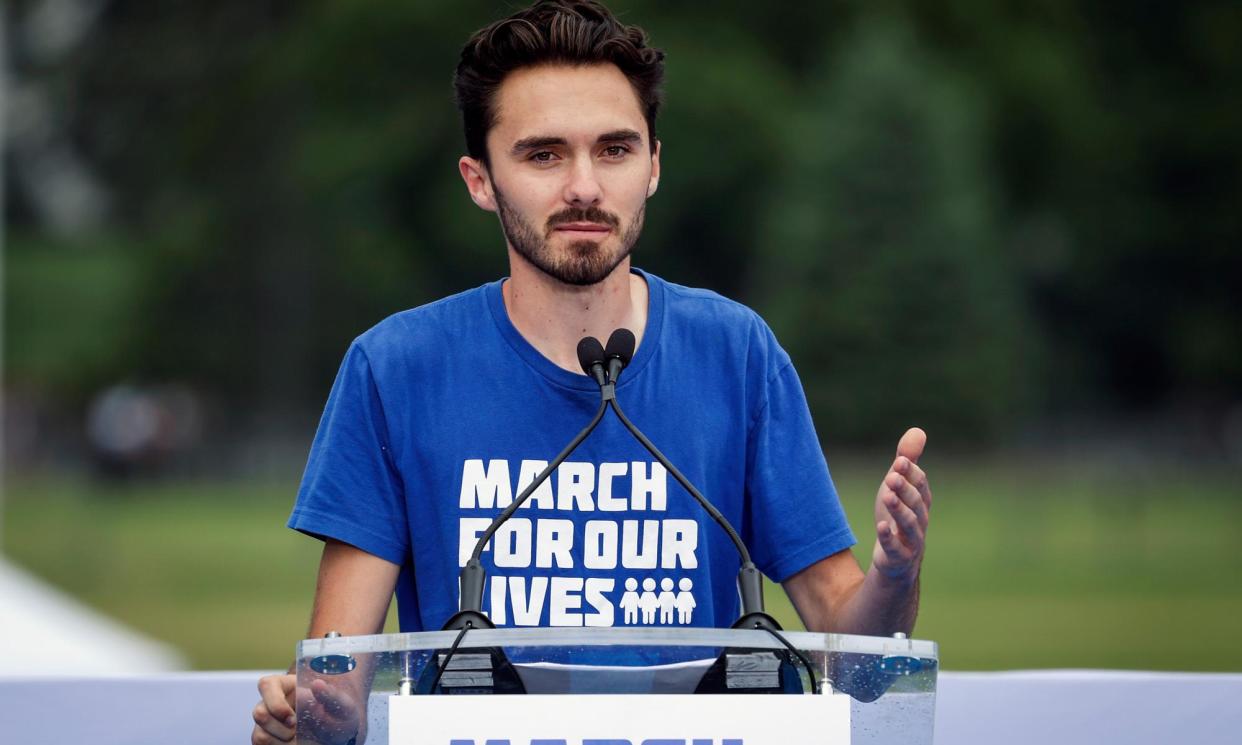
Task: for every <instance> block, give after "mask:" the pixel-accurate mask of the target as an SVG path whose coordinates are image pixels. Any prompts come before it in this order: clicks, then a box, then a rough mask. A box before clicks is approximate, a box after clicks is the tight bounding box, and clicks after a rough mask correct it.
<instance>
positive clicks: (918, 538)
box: [882, 476, 926, 552]
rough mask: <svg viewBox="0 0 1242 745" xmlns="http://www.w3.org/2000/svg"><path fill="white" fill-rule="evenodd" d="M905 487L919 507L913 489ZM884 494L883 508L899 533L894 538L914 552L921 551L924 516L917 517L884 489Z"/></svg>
mask: <svg viewBox="0 0 1242 745" xmlns="http://www.w3.org/2000/svg"><path fill="white" fill-rule="evenodd" d="M892 478H893V476H890V477H889V479H892ZM903 483H904V480H903ZM885 485H886V486H887V481H886V482H885ZM905 487H906V489H907V490H908V491H909V492H910V493H911V494H914V495H915V496H914V497H913V498H914V499H915V501H917V502H919V504H920V505H921V503H922V502H921V500H920V499H919V498H918V496H917V492H915V490H914V487H912V486H910V485H909V484H906V485H905ZM885 492H887V493H885V494H884V495H883V497H882V499H883V501H884V508H885V509H886V510H887V511H888V514H889V515H890V516H891V517H892V524H895V525H896V526H897V530H898V531H899V533H900V535H899V536H895V537H896V538H899V539H900V540H901V541H902V542H903V543H904V544H905V545H907V546H909V547H910V548H911V549H913V550H914V551H915V552H919V551H921V550H922V548H923V534H924V527H923V526H924V525H925V522H924V520H926V515H924V517H923V518H920V517H919V515H917V514H915V511H914V510H912V509H910V506H909V505H907V504H906V502H905V501H904V500H903V499H902V498H901V497H899V496H898V495H897V494H895V493H894V492H893V491H892V490H889V489H885Z"/></svg>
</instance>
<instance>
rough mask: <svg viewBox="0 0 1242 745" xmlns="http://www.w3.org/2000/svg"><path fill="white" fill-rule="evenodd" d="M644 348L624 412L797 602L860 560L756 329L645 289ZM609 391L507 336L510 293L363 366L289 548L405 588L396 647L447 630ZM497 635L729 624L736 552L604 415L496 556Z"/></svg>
mask: <svg viewBox="0 0 1242 745" xmlns="http://www.w3.org/2000/svg"><path fill="white" fill-rule="evenodd" d="M638 274H639V275H640V276H642V277H643V278H644V279H645V280H646V282H647V285H648V289H649V305H648V317H647V327H646V329H645V332H644V334H643V338H642V343H641V344H640V346H639V348H638V350H637V352H636V353H635V355H634V358H633V360H632V361H631V362H630V365H629V367H627V368H626V369H625V371H624V372H623V373H622V374H621V378H620V380H621V382H620V384H619V385H618V386H617V400H618V403H620V405H621V408H622V409H623V410H624V411H625V412H626V414H627V415H628V416H629V418H630V419H631V420H632V421H633V422H634V424H636V425H637V426H638V427H639V429H641V430H642V431H643V432H644V433H645V434H646V435H647V437H649V438H650V439H651V441H652V442H654V443H655V445H656V446H657V447H658V448H660V450H661V451H662V452H663V453H664V454H665V455H666V456H667V457H668V458H669V460H670V461H671V462H672V463H673V464H675V465H676V466H677V467H678V468H679V469H681V471H682V472H683V473H684V474H685V475H686V477H687V478H688V479H689V480H690V482H691V483H693V484H694V485H695V486H696V487H697V488H698V489H699V491H700V492H702V493H703V495H704V496H706V497H707V499H708V500H710V501H711V502H712V503H713V504H714V505H715V506H716V508H717V509H719V510H720V511H721V512H722V513H723V514H724V516H725V517H726V518H727V519H728V520H729V522H730V523H732V524H733V525H734V526H735V528H736V529H737V530H738V532H739V533H740V535H741V537H742V540H743V541H744V542H745V543H746V545H747V547H748V548H749V549H750V552H751V555H752V558H753V559H754V561H755V564H756V565H757V566H758V567H759V569H760V570H761V571H763V572H764V574H766V575H767V576H768V577H770V578H772V579H773V580H775V581H778V582H779V581H782V580H784V579H785V578H786V577H788V576H789V575H791V574H793V573H795V572H797V571H798V570H800V569H803V568H805V567H807V566H809V565H810V564H812V563H814V562H816V561H818V560H819V559H822V558H824V557H826V556H829V555H831V554H833V553H836V552H838V551H840V550H842V549H845V548H848V547H849V546H851V545H853V543H854V536H853V534H852V533H851V531H850V528H849V525H848V524H847V523H846V520H845V515H844V512H843V511H842V509H841V505H840V502H839V500H838V499H837V495H836V492H835V490H834V488H833V485H832V481H831V479H830V477H829V475H828V468H827V465H826V463H825V461H824V457H823V453H822V452H821V451H820V447H819V443H818V440H817V438H816V436H815V431H814V428H813V426H812V423H811V418H810V414H809V412H808V410H807V405H806V400H805V397H804V395H803V392H802V387H801V384H800V383H799V381H798V376H797V374H796V373H795V372H794V369H793V366H792V365H791V363H790V360H789V356H788V355H787V354H786V353H785V351H784V350H783V349H781V348H780V346H779V345H778V344H777V342H776V339H775V338H774V337H773V336H772V332H771V331H770V330H769V329H768V327H767V326H766V325H765V324H764V323H763V321H762V320H761V319H760V318H759V317H758V316H757V315H756V314H755V313H754V312H753V311H751V310H750V309H748V308H746V307H744V306H742V305H740V304H738V303H735V302H733V301H730V300H727V299H725V298H723V297H721V296H719V295H717V294H715V293H712V292H708V291H705V290H696V289H690V288H686V287H681V286H679V285H675V284H671V283H669V282H665V281H664V280H662V279H660V278H658V277H655V276H653V275H651V274H647V273H643V272H638ZM598 404H599V387H598V386H597V385H596V384H595V382H594V381H593V380H592V379H590V378H588V377H587V376H585V375H582V374H580V373H573V372H569V371H567V370H563V369H561V368H559V367H557V366H556V365H554V364H553V363H552V362H551V361H549V360H548V359H547V358H545V357H544V356H543V355H541V354H540V353H539V352H538V351H537V350H536V349H535V348H534V347H532V346H531V345H530V344H529V343H528V342H527V341H526V340H525V339H523V338H522V336H521V335H520V334H519V333H518V331H517V329H516V328H515V327H514V326H513V324H512V323H511V322H510V320H509V317H508V314H507V312H506V310H505V306H504V300H503V297H502V294H501V281H496V282H492V283H490V284H487V285H484V286H482V287H479V288H476V289H474V290H470V291H467V292H464V293H461V294H458V295H454V296H452V297H448V298H445V299H443V300H440V301H438V302H434V303H431V304H429V305H425V306H422V307H419V308H415V309H413V310H408V311H405V312H403V313H398V314H396V315H394V316H391V317H390V318H388V319H386V320H384V321H383V322H381V323H380V324H378V325H377V326H375V327H374V328H372V329H370V330H369V331H367V332H366V333H364V334H363V335H362V336H360V337H358V338H357V339H356V340H355V341H354V343H353V344H352V345H351V346H350V348H349V351H348V353H347V354H346V355H345V360H344V362H343V363H342V365H341V369H340V372H339V373H338V374H337V378H336V382H335V384H334V385H333V388H332V393H331V394H330V396H329V398H328V403H327V406H326V408H325V410H324V414H323V419H322V421H321V422H320V425H319V431H318V433H317V434H316V436H315V441H314V444H313V445H312V446H311V451H310V458H309V462H308V463H307V466H306V473H305V475H304V476H303V480H302V486H301V489H300V490H299V492H298V498H297V503H296V505H295V506H294V509H293V514H292V516H291V517H290V519H289V527H291V528H295V529H297V530H300V531H303V532H305V533H308V534H311V535H314V536H318V537H331V538H335V539H337V540H340V541H343V542H345V543H349V544H352V545H354V546H357V547H358V548H360V549H362V550H364V551H367V552H368V553H371V554H374V555H376V556H379V557H381V558H383V559H386V560H388V561H390V562H393V563H395V564H398V565H400V566H401V567H402V572H401V577H400V580H399V582H398V587H397V603H398V614H399V618H400V625H401V630H402V631H423V630H434V629H439V628H440V627H441V626H442V625H443V624H444V622H445V621H446V620H447V619H448V618H449V617H450V616H451V615H452V614H453V613H454V612H456V610H457V603H458V593H459V591H458V572H459V569H460V567H461V566H463V565H464V564H465V561H466V559H467V558H469V556H470V552H471V550H472V549H473V547H474V544H475V542H476V540H477V536H478V535H479V534H480V533H481V532H482V531H483V530H484V529H485V528H486V527H487V525H488V523H489V522H490V521H491V519H492V518H493V517H495V516H496V515H497V514H498V513H499V512H500V510H501V509H503V508H504V507H505V506H507V505H508V504H510V503H511V501H512V500H513V499H514V498H515V497H516V496H517V495H518V494H520V493H521V491H522V490H523V489H524V488H525V487H526V486H527V485H529V484H530V483H531V481H532V480H533V478H534V476H535V475H536V474H538V473H539V472H540V471H541V470H542V469H543V468H544V467H545V466H546V465H547V463H548V461H550V460H551V459H552V458H554V457H555V456H556V454H557V453H559V452H560V451H561V449H562V448H563V447H564V446H565V445H566V444H567V443H568V442H569V441H570V440H571V439H572V438H573V436H574V435H575V434H576V433H577V432H578V431H579V430H580V429H582V427H583V426H585V425H586V423H587V422H588V421H589V420H590V417H591V415H592V414H593V413H594V412H595V409H596V407H597V406H598ZM483 566H484V567H485V568H486V570H487V586H486V587H485V589H484V598H483V603H484V611H485V612H486V613H488V614H489V616H490V617H491V619H492V620H493V621H494V622H495V623H496V624H497V625H498V626H582V625H586V626H624V625H632V626H660V625H668V626H679V625H691V626H708V627H713V626H714V627H727V626H729V625H731V624H732V623H733V621H734V620H736V618H737V616H738V613H739V609H740V601H739V598H738V592H737V571H738V568H739V566H740V562H739V559H738V555H737V553H736V551H735V549H734V547H733V544H732V542H731V541H730V540H729V538H728V536H727V535H726V534H725V532H724V531H723V530H722V529H721V528H720V527H719V526H718V525H717V524H716V523H715V522H714V521H713V520H712V519H711V518H710V517H709V516H708V515H707V514H706V513H705V512H704V511H703V510H702V508H701V507H700V506H699V505H698V503H697V502H695V500H694V498H693V497H692V496H690V494H689V493H688V492H686V491H685V490H684V489H682V487H681V486H680V484H678V483H677V481H676V480H675V479H674V478H673V477H672V476H670V475H668V474H667V473H666V472H665V470H664V468H663V467H662V466H660V465H659V463H658V462H657V461H656V460H655V459H654V458H653V457H651V455H650V454H649V453H648V452H647V451H646V450H644V449H643V447H642V445H640V444H639V443H638V442H636V441H635V440H634V438H633V437H632V436H631V435H630V434H629V432H628V431H626V430H625V428H624V426H623V425H622V424H621V423H620V422H619V421H617V419H616V417H615V415H613V414H612V412H608V413H607V415H606V416H605V418H604V420H603V422H601V423H600V425H599V427H598V428H597V429H596V430H595V432H594V433H593V434H592V435H591V436H590V437H589V438H588V439H587V440H586V441H585V442H584V443H582V445H581V446H580V447H579V448H578V450H577V451H575V452H574V454H573V455H571V456H570V457H569V459H568V460H567V461H566V462H565V463H564V464H562V465H561V466H560V467H559V468H558V469H557V470H556V472H554V473H553V474H552V476H551V477H550V478H549V480H548V481H547V482H546V483H545V484H544V485H543V486H542V487H541V488H539V489H538V490H536V491H535V492H534V493H533V494H532V495H531V497H530V499H529V500H528V501H527V502H526V503H525V504H523V505H522V507H521V508H519V509H518V511H517V512H516V513H515V515H514V516H513V518H512V519H511V520H510V521H509V522H508V523H506V525H505V527H504V528H502V529H501V530H500V531H499V532H498V533H497V535H496V537H495V538H494V539H493V540H492V542H491V545H490V546H489V548H488V549H487V550H486V551H485V552H484V553H483Z"/></svg>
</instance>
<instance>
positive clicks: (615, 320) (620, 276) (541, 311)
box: [501, 249, 647, 373]
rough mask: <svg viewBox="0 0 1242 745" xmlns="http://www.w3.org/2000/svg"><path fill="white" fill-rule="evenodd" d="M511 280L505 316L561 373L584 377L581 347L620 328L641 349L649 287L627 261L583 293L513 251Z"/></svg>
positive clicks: (506, 290) (504, 289) (506, 286)
mask: <svg viewBox="0 0 1242 745" xmlns="http://www.w3.org/2000/svg"><path fill="white" fill-rule="evenodd" d="M509 269H510V277H509V280H508V281H506V282H505V283H504V285H503V287H502V288H501V289H502V292H503V295H504V300H505V310H506V311H507V312H508V314H509V320H510V321H511V322H512V323H513V326H514V328H516V329H517V330H518V333H519V334H521V335H522V338H524V339H526V341H528V342H530V344H531V346H533V347H534V348H535V349H537V350H539V353H540V354H542V355H543V356H544V357H547V358H548V359H549V360H551V361H552V362H553V363H554V364H556V366H557V367H561V368H563V369H565V370H569V371H571V372H576V373H581V372H582V368H581V367H579V365H578V351H577V350H578V341H579V340H580V339H581V338H582V337H584V336H594V337H595V338H597V339H599V340H600V341H601V342H606V341H608V335H609V334H611V333H612V332H613V331H614V330H616V329H618V328H627V329H629V330H630V331H633V332H634V338H635V339H637V340H638V342H639V343H640V344H641V342H642V338H643V331H644V330H645V329H646V326H647V283H646V282H645V281H643V279H642V277H639V276H637V275H634V274H631V273H630V260H629V259H628V258H627V259H625V261H622V262H621V263H620V264H619V265H618V266H617V268H616V269H614V270H613V271H612V273H611V274H609V275H608V276H607V277H606V278H605V279H604V280H603V281H602V282H599V283H598V284H594V285H589V286H586V287H578V286H574V285H567V284H565V283H563V282H559V281H557V280H555V279H553V278H551V277H549V276H548V275H546V274H544V273H543V272H541V271H540V270H538V269H536V268H535V267H534V266H532V265H531V264H530V263H529V262H527V261H526V260H525V259H523V258H522V257H521V256H518V255H516V254H515V252H514V251H513V250H512V249H510V251H509Z"/></svg>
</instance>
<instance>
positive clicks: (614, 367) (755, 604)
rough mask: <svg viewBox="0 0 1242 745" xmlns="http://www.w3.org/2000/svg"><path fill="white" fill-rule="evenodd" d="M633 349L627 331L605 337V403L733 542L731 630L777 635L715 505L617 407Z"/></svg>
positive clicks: (753, 573) (759, 587)
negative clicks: (737, 562)
mask: <svg viewBox="0 0 1242 745" xmlns="http://www.w3.org/2000/svg"><path fill="white" fill-rule="evenodd" d="M634 346H635V340H634V333H633V332H632V331H630V330H629V329H624V328H621V329H617V330H616V331H613V332H612V335H611V336H609V337H608V346H607V347H606V348H605V349H604V357H605V358H607V360H608V387H610V388H611V389H612V390H609V391H605V392H604V401H606V402H607V403H608V405H610V406H612V410H613V411H614V412H616V414H617V418H618V419H620V420H621V423H622V424H624V425H625V428H626V429H628V430H629V431H630V434H632V435H633V436H634V438H635V439H636V440H638V441H639V442H640V443H642V445H643V447H645V448H646V449H647V452H649V453H651V454H652V455H653V456H655V459H656V460H658V461H660V464H661V465H663V466H664V468H665V470H667V471H668V472H669V473H671V474H673V478H675V479H677V483H679V484H681V485H682V488H684V489H685V490H686V491H687V492H689V493H690V496H692V497H694V499H695V500H696V501H697V502H698V503H699V505H701V506H702V507H703V509H704V510H706V511H707V514H709V515H711V517H712V519H713V520H715V521H716V522H717V523H718V524H719V525H720V527H721V528H723V529H724V531H725V533H727V534H728V536H729V539H730V540H732V541H733V546H734V548H736V549H737V552H738V554H739V555H740V556H741V557H742V569H741V571H740V572H738V575H737V585H738V590H739V591H740V593H741V596H742V615H741V617H739V618H738V619H737V621H735V622H734V623H733V628H735V629H753V628H764V629H769V630H774V631H779V630H780V628H781V627H780V624H778V623H777V622H776V619H775V618H772V616H770V615H768V614H767V613H765V612H764V610H763V575H762V574H761V573H760V572H759V569H758V568H757V567H756V566H755V563H754V562H753V561H751V559H750V552H749V551H748V550H747V549H746V544H745V543H743V542H742V539H741V538H740V537H739V536H738V534H737V531H736V530H734V529H733V526H732V525H730V524H729V521H728V520H727V519H725V516H724V515H722V514H720V510H718V509H716V507H715V505H713V504H712V503H711V502H709V501H707V498H706V497H704V496H703V494H702V493H700V492H699V490H698V489H696V488H694V484H691V483H690V480H689V479H687V478H686V477H685V476H684V475H683V474H682V472H681V471H680V470H678V469H677V466H674V465H673V464H672V463H671V462H670V461H669V459H668V458H666V457H664V454H663V453H661V452H660V450H659V448H657V447H656V446H655V445H654V444H653V443H652V442H651V440H649V439H647V436H646V435H644V434H643V433H642V432H641V431H640V430H639V429H638V427H636V426H634V423H633V422H631V421H630V419H629V417H627V416H626V415H625V412H623V411H622V410H621V406H620V404H618V403H617V397H616V389H615V387H616V384H617V379H618V378H619V377H620V376H621V371H622V370H624V369H625V366H626V365H628V364H629V363H630V360H631V359H632V358H633V357H634Z"/></svg>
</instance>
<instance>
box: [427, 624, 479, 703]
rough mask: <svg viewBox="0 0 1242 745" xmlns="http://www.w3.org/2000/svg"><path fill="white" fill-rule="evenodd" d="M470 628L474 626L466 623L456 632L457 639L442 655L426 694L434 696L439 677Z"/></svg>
mask: <svg viewBox="0 0 1242 745" xmlns="http://www.w3.org/2000/svg"><path fill="white" fill-rule="evenodd" d="M472 628H474V624H473V623H471V622H470V621H466V625H465V626H462V627H461V631H459V632H457V638H456V639H454V640H453V646H451V647H449V651H448V652H447V653H446V654H445V655H444V663H443V664H441V665H440V666H439V668H438V669H437V670H436V677H434V678H432V679H431V688H430V689H428V691H427V693H429V694H432V695H434V694H435V692H436V686H438V685H440V678H441V676H443V675H444V671H445V670H447V669H448V666H449V661H450V660H452V659H453V655H454V654H456V653H457V647H458V645H460V644H461V639H462V637H464V636H465V635H466V632H467V631H469V630H470V629H472Z"/></svg>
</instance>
